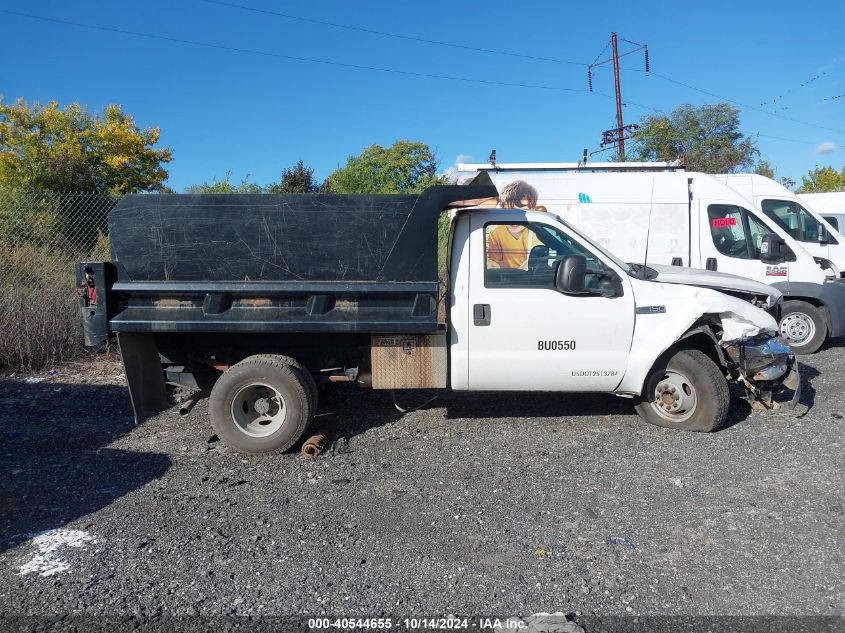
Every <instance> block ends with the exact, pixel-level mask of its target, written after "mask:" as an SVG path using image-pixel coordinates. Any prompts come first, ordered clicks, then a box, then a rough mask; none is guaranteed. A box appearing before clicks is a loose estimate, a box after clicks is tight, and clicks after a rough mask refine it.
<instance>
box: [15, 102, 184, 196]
mask: <svg viewBox="0 0 845 633" xmlns="http://www.w3.org/2000/svg"><path fill="white" fill-rule="evenodd" d="M158 141H159V129H158V128H143V129H142V128H140V127H138V126H137V125H136V124H135V122H134V120H133V118H132V116H130V115H129V114H126V113H125V112H123V110H122V109H121V107H120V106H119V105H109V106H106V108H105V110H104V111H103V112H102V113H101V114H94V115H92V114H90V113H89V112H88V111H87V110H86V109H85V108H84V107H83V106H81V105H79V104H78V103H73V104H71V105H69V106H66V107H64V108H60V107H59V104H58V103H57V102H55V101H51V102H50V103H48V104H47V105H44V106H42V105H41V104H39V103H38V102H34V103H33V104H32V105H27V103H26V102H25V101H24V100H23V99H19V100H18V101H16V102H15V103H14V104H7V103H3V100H2V98H0V188H3V189H20V190H51V191H98V192H103V193H106V192H107V193H110V194H112V195H123V194H126V193H132V192H137V191H161V190H163V189H164V188H165V186H164V181H165V180H166V179H167V171H166V170H165V169H164V167H163V165H164V164H166V163H169V162H170V161H171V160H172V154H171V151H170V150H169V149H166V148H165V149H157V148H155V147H154V146H155V145H156V143H158Z"/></svg>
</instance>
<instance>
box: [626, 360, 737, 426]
mask: <svg viewBox="0 0 845 633" xmlns="http://www.w3.org/2000/svg"><path fill="white" fill-rule="evenodd" d="M729 404H730V391H729V389H728V383H727V381H726V380H725V377H724V375H723V374H722V372H721V370H720V369H719V367H717V366H716V363H714V362H713V361H712V360H711V359H710V357H709V356H707V354H705V353H704V352H701V351H699V350H697V349H688V350H682V351H680V352H676V353H675V354H674V355H672V356H670V357H668V359H667V358H663V359H661V360H659V361H658V362H657V363H656V364H655V366H654V367H653V368H652V370H651V372H650V373H649V375H648V378H647V379H646V381H645V387H644V388H643V394H642V396H641V398H640V401H639V403H638V404H637V405H636V406H635V409H636V410H637V413H639V414H640V416H641V417H642V418H643V419H645V421H646V422H650V423H651V424H656V425H657V426H664V427H666V428H670V429H678V430H683V431H696V432H699V433H707V432H710V431H714V430H716V429H718V428H719V427H720V426H722V424H724V422H725V419H726V418H727V416H728V405H729Z"/></svg>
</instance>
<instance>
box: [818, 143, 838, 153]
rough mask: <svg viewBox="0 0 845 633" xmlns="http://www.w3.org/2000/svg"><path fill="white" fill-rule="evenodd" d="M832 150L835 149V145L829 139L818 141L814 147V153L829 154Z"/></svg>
mask: <svg viewBox="0 0 845 633" xmlns="http://www.w3.org/2000/svg"><path fill="white" fill-rule="evenodd" d="M834 151H836V145H834V144H833V143H831V142H830V141H825V142H824V143H819V144H818V145H817V146H816V149H815V152H816V154H831V153H833V152H834Z"/></svg>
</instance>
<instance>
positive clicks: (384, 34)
mask: <svg viewBox="0 0 845 633" xmlns="http://www.w3.org/2000/svg"><path fill="white" fill-rule="evenodd" d="M203 2H207V3H209V4H216V5H220V6H226V7H231V8H235V9H241V10H243V11H252V12H255V13H263V14H267V15H274V16H277V17H281V18H285V19H290V20H299V21H302V22H310V23H312V24H321V25H323V26H331V27H334V28H339V29H347V30H350V31H358V32H362V33H369V34H371V35H380V36H382V37H393V38H398V39H404V40H410V41H414V42H422V43H425V44H434V45H437V46H448V47H451V48H459V49H464V50H472V51H476V52H481V53H492V54H495V55H507V56H510V57H519V58H523V59H532V60H535V61H544V62H553V63H557V64H569V65H573V66H582V67H587V68H590V67H591V66H595V65H596V63H595V62H593V64H585V63H583V62H576V61H572V60H567V59H555V58H552V57H539V56H535V55H527V54H523V53H514V52H510V51H500V50H495V49H488V48H479V47H475V46H468V45H465V44H457V43H455V42H444V41H440V40H429V39H425V38H421V37H414V36H410V35H401V34H398V33H389V32H387V31H377V30H375V29H368V28H365V27H359V26H352V25H349V24H339V23H337V22H328V21H324V20H316V19H313V18H304V17H302V16H297V15H291V14H289V13H281V12H278V11H271V10H269V9H259V8H256V7H250V6H248V5H243V4H237V3H234V2H226V1H225V0H203ZM625 42H627V43H629V44H633V45H635V46H641V45H640V44H637V43H636V42H632V41H630V40H625ZM604 50H607V47H605V49H604ZM602 52H604V51H602ZM632 52H633V51H632ZM601 54H602V53H599V57H600V56H601ZM596 59H598V57H597V58H596ZM648 65H649V64H648V54H647V53H646V72H647V73H648ZM651 74H654V75H656V76H657V77H660V78H661V79H663V80H664V81H668V82H671V83H674V84H677V85H679V86H684V87H686V88H689V89H691V90H695V91H697V92H700V93H702V94H706V95H709V96H711V97H715V98H717V99H721V100H722V101H727V102H728V103H733V104H734V105H739V106H742V107H743V108H748V109H749V110H755V111H757V112H760V113H762V114H767V115H769V116H773V117H777V118H779V119H783V120H785V121H792V122H793V123H799V124H801V125H807V126H810V127H815V128H819V129H822V130H828V131H830V132H838V133H845V130H838V129H835V128H829V127H824V126H822V125H817V124H815V123H809V122H807V121H801V120H800V119H795V118H793V117H788V116H785V115H783V114H778V113H777V112H770V111H768V110H763V109H761V108H759V107H755V106H751V105H747V104H744V103H740V102H739V101H735V100H733V99H728V98H727V97H722V96H720V95H717V94H715V93H712V92H709V91H707V90H703V89H701V88H696V87H695V86H692V85H690V84H687V83H684V82H682V81H678V80H676V79H672V78H671V77H667V76H666V75H662V74H658V73H651ZM817 78H818V77H815V78H813V79H812V80H811V81H814V80H815V79H817ZM805 83H809V82H805ZM802 85H804V84H802ZM649 109H653V108H649Z"/></svg>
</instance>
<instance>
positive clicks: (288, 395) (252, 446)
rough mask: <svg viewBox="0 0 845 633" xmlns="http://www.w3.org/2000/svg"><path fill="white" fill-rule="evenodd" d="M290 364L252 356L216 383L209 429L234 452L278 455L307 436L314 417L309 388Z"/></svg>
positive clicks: (271, 357)
mask: <svg viewBox="0 0 845 633" xmlns="http://www.w3.org/2000/svg"><path fill="white" fill-rule="evenodd" d="M287 360H289V359H284V357H274V356H269V355H268V356H263V355H261V356H250V357H249V358H246V359H245V360H242V361H241V362H240V363H238V364H237V365H233V366H232V367H230V368H229V369H227V370H226V371H225V372H224V373H223V375H222V376H220V378H219V379H218V380H217V382H216V383H215V384H214V387H213V388H212V390H211V395H210V397H209V399H208V413H209V417H210V418H211V425H212V427H213V428H214V431H215V433H217V436H218V437H219V438H220V439H221V440H223V441H224V442H225V443H226V444H228V445H229V446H231V447H232V448H234V449H235V450H238V451H241V452H244V453H280V452H282V451H285V450H287V449H289V448H290V447H291V446H293V445H294V444H295V443H296V441H297V440H299V438H300V437H302V434H303V433H304V432H305V429H306V427H307V426H308V424H309V422H310V421H311V419H312V417H313V415H314V410H313V408H312V404H311V402H312V400H311V396H310V394H309V386H308V383H307V380H306V378H305V377H304V376H303V375H302V373H301V371H299V370H298V369H297V368H296V367H295V366H294V365H292V364H291V363H289V362H286V361H287ZM309 376H310V375H309Z"/></svg>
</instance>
